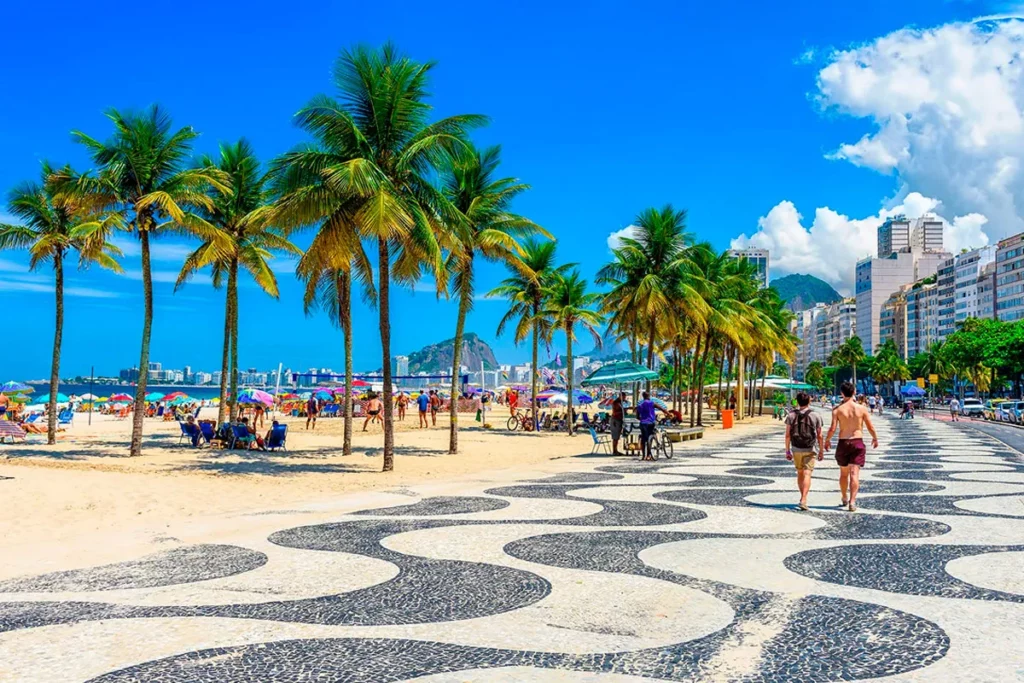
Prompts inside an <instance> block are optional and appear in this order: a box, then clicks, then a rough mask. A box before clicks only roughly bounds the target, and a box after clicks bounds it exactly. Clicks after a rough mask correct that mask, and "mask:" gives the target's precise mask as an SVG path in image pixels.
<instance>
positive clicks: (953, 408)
mask: <svg viewBox="0 0 1024 683" xmlns="http://www.w3.org/2000/svg"><path fill="white" fill-rule="evenodd" d="M959 415H960V401H958V400H957V399H956V396H954V397H953V400H952V401H950V402H949V416H950V418H952V420H953V422H959V421H960V417H959Z"/></svg>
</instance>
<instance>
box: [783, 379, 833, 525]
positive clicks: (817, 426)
mask: <svg viewBox="0 0 1024 683" xmlns="http://www.w3.org/2000/svg"><path fill="white" fill-rule="evenodd" d="M796 404H797V409H796V410H794V411H793V412H791V413H790V414H789V415H787V416H786V460H791V461H792V462H793V465H794V466H795V467H796V486H797V488H798V489H799V490H800V509H801V510H807V494H808V492H810V490H811V473H812V472H813V471H814V457H815V455H817V457H818V460H819V461H820V460H824V459H825V446H824V442H823V439H822V436H821V427H822V422H821V416H820V415H818V414H817V413H816V412H814V411H813V410H811V397H810V396H808V395H807V394H806V393H804V392H802V391H801V392H800V393H798V394H797V395H796ZM815 447H817V451H818V452H817V454H815V452H814V451H815Z"/></svg>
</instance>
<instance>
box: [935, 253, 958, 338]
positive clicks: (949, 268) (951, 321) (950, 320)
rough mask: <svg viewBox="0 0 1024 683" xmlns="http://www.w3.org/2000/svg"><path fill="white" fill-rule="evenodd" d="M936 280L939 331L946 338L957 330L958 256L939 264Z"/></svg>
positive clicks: (940, 336)
mask: <svg viewBox="0 0 1024 683" xmlns="http://www.w3.org/2000/svg"><path fill="white" fill-rule="evenodd" d="M935 280H936V283H935V287H936V293H935V306H936V308H937V311H936V318H937V320H938V326H939V329H938V333H939V338H940V339H945V338H946V337H948V336H949V335H951V334H953V332H954V331H955V330H956V258H954V257H952V256H951V257H949V258H948V259H946V260H945V261H943V262H942V263H941V264H939V267H938V270H937V271H936V275H935Z"/></svg>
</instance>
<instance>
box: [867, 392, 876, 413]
mask: <svg viewBox="0 0 1024 683" xmlns="http://www.w3.org/2000/svg"><path fill="white" fill-rule="evenodd" d="M868 408H869V409H870V410H871V412H872V413H873V412H875V397H874V396H870V397H869V398H868Z"/></svg>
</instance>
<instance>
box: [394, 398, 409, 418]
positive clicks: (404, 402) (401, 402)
mask: <svg viewBox="0 0 1024 683" xmlns="http://www.w3.org/2000/svg"><path fill="white" fill-rule="evenodd" d="M396 403H397V404H398V419H399V421H401V422H404V421H405V409H406V408H408V407H409V395H408V394H407V393H405V392H404V391H403V392H402V393H400V394H399V395H398V400H397V401H396Z"/></svg>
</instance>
